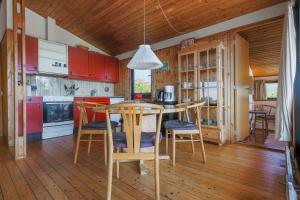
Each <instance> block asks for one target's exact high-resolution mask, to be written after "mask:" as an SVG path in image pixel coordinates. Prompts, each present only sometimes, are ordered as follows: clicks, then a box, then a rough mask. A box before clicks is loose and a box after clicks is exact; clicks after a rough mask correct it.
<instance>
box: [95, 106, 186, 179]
mask: <svg viewBox="0 0 300 200" xmlns="http://www.w3.org/2000/svg"><path fill="white" fill-rule="evenodd" d="M185 111H186V109H185V108H184V107H173V108H170V107H168V108H165V109H164V110H163V114H172V113H181V112H185ZM94 112H96V113H104V112H105V110H104V109H103V108H101V107H100V108H95V109H94ZM109 113H110V114H120V111H119V110H117V109H116V110H114V109H112V110H110V112H109ZM143 113H144V114H145V115H147V114H149V115H151V114H152V115H153V114H155V113H159V110H156V111H153V110H147V109H144V110H143ZM136 114H139V110H137V111H136ZM143 121H145V120H143ZM142 151H143V152H154V147H151V148H145V149H143V150H142ZM159 159H160V160H170V156H169V155H168V154H160V155H159ZM121 162H132V161H128V160H123V161H121ZM139 173H140V175H146V174H147V170H146V167H145V165H144V160H140V161H139Z"/></svg>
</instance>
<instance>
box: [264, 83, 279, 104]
mask: <svg viewBox="0 0 300 200" xmlns="http://www.w3.org/2000/svg"><path fill="white" fill-rule="evenodd" d="M272 83H277V90H278V81H266V82H265V90H266V100H267V101H276V100H277V97H276V98H269V97H268V96H267V84H272ZM277 95H278V92H277Z"/></svg>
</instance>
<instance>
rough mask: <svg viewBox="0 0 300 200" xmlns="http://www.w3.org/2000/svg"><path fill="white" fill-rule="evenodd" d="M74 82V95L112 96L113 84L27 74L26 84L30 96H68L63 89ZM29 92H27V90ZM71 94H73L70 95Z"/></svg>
mask: <svg viewBox="0 0 300 200" xmlns="http://www.w3.org/2000/svg"><path fill="white" fill-rule="evenodd" d="M74 84H75V88H78V89H77V90H76V91H75V94H74V96H113V95H114V84H112V83H102V82H94V81H83V80H75V79H68V78H62V77H52V76H28V78H27V85H30V86H31V95H32V96H68V92H67V91H66V89H65V85H66V86H67V88H70V87H71V86H72V85H74ZM27 93H29V92H27ZM72 96H73V95H72Z"/></svg>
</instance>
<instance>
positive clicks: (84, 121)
mask: <svg viewBox="0 0 300 200" xmlns="http://www.w3.org/2000/svg"><path fill="white" fill-rule="evenodd" d="M77 106H78V108H79V112H80V115H79V126H78V133H77V142H76V149H75V156H74V164H76V163H77V157H78V151H79V145H80V142H88V154H89V153H90V151H91V145H92V142H103V144H104V163H105V165H107V134H106V133H107V132H106V129H107V125H106V121H95V119H96V112H94V109H97V108H98V109H100V108H103V112H104V111H105V108H106V105H102V104H98V103H94V102H78V103H77ZM88 112H92V113H93V115H92V119H91V120H90V121H89V119H88V114H87V113H88ZM117 125H118V123H117V122H113V123H112V126H113V127H114V128H115V127H116V126H117ZM84 135H88V136H89V138H88V139H83V138H82V136H84ZM94 135H103V140H99V139H93V136H94Z"/></svg>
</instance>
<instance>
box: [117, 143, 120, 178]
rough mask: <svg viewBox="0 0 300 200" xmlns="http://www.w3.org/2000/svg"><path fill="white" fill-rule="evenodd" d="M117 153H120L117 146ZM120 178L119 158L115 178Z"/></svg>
mask: <svg viewBox="0 0 300 200" xmlns="http://www.w3.org/2000/svg"><path fill="white" fill-rule="evenodd" d="M117 153H120V148H119V147H117ZM119 178H120V160H117V179H119Z"/></svg>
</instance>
